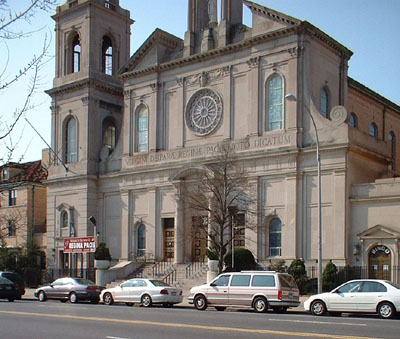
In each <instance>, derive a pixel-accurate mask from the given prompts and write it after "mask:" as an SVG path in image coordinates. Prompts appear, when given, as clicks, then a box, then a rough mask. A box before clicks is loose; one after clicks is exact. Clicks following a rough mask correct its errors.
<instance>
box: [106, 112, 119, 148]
mask: <svg viewBox="0 0 400 339" xmlns="http://www.w3.org/2000/svg"><path fill="white" fill-rule="evenodd" d="M116 140H117V137H116V128H115V125H114V122H113V121H112V119H110V118H106V119H104V121H103V145H104V146H106V147H108V149H109V150H110V152H112V151H113V150H114V148H115V144H116Z"/></svg>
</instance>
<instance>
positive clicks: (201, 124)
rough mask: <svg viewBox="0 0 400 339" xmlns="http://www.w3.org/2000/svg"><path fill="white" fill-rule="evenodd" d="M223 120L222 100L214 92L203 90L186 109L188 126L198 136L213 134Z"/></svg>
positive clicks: (192, 99) (194, 96) (191, 99)
mask: <svg viewBox="0 0 400 339" xmlns="http://www.w3.org/2000/svg"><path fill="white" fill-rule="evenodd" d="M221 118H222V100H221V98H220V97H219V96H218V94H216V93H215V92H214V91H212V90H210V89H202V90H200V91H198V92H197V93H196V94H194V95H193V96H192V97H191V98H190V100H189V103H188V105H187V107H186V125H187V126H188V127H189V128H190V129H191V130H192V131H193V132H194V133H195V134H197V135H201V136H203V135H207V134H210V133H211V132H213V131H214V130H215V129H216V128H217V127H218V125H219V123H220V121H221Z"/></svg>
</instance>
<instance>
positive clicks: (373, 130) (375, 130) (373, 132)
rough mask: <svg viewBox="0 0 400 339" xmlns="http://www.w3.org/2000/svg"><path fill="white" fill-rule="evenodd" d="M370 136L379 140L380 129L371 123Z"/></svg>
mask: <svg viewBox="0 0 400 339" xmlns="http://www.w3.org/2000/svg"><path fill="white" fill-rule="evenodd" d="M369 135H370V136H371V137H374V138H375V139H378V127H377V126H376V124H375V123H374V122H371V124H370V125H369Z"/></svg>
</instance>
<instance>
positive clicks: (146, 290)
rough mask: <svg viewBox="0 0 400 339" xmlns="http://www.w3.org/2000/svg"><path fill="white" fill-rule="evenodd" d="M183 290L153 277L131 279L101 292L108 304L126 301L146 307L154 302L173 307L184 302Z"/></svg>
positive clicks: (103, 299) (101, 296)
mask: <svg viewBox="0 0 400 339" xmlns="http://www.w3.org/2000/svg"><path fill="white" fill-rule="evenodd" d="M182 299H183V296H182V290H181V289H179V288H175V287H171V286H170V285H168V284H166V283H165V282H163V281H160V280H153V279H139V278H137V279H136V278H135V279H130V280H127V281H125V282H123V283H122V284H120V285H118V286H116V287H112V288H107V289H105V290H103V291H102V292H101V294H100V300H101V301H103V302H104V303H105V304H106V305H111V304H113V303H114V302H121V303H125V304H127V305H128V306H133V304H135V303H139V304H141V305H142V306H144V307H150V306H152V305H153V304H162V305H163V306H164V307H172V305H174V304H179V303H181V302H182Z"/></svg>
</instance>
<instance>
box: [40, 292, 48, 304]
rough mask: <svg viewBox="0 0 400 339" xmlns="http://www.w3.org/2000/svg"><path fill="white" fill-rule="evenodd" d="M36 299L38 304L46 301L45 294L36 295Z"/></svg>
mask: <svg viewBox="0 0 400 339" xmlns="http://www.w3.org/2000/svg"><path fill="white" fill-rule="evenodd" d="M38 299H39V301H40V302H44V301H46V300H47V297H46V293H44V292H43V291H40V292H39V295H38Z"/></svg>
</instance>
